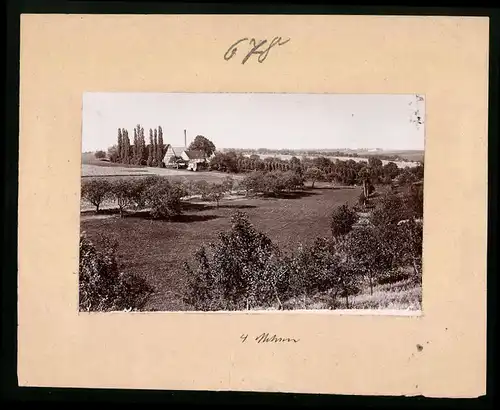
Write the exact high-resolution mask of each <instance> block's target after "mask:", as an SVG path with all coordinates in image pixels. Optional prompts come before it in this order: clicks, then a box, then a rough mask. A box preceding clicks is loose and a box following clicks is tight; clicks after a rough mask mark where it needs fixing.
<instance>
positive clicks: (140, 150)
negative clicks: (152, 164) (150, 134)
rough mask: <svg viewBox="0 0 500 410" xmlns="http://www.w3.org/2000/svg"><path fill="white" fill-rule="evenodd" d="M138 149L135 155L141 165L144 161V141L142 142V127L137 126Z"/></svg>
mask: <svg viewBox="0 0 500 410" xmlns="http://www.w3.org/2000/svg"><path fill="white" fill-rule="evenodd" d="M138 144H139V146H138V151H137V157H138V161H139V162H138V164H139V165H142V164H143V161H144V148H145V145H146V144H145V142H144V128H142V127H140V128H139V136H138Z"/></svg>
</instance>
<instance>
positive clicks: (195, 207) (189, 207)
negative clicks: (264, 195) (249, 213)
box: [182, 203, 257, 212]
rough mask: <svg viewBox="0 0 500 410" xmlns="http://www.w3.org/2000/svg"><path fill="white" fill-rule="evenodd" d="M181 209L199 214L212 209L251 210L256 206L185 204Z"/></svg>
mask: <svg viewBox="0 0 500 410" xmlns="http://www.w3.org/2000/svg"><path fill="white" fill-rule="evenodd" d="M182 207H183V209H184V210H186V211H188V212H201V211H209V210H214V209H253V208H257V206H256V205H246V204H225V203H221V204H220V205H219V207H217V205H215V204H213V205H208V204H199V203H185V204H183V205H182Z"/></svg>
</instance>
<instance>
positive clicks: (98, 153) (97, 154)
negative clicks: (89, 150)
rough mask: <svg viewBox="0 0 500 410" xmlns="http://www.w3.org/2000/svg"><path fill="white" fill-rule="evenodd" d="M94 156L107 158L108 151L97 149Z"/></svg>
mask: <svg viewBox="0 0 500 410" xmlns="http://www.w3.org/2000/svg"><path fill="white" fill-rule="evenodd" d="M94 156H95V157H96V158H97V159H103V158H106V153H105V152H104V151H96V152H95V154H94Z"/></svg>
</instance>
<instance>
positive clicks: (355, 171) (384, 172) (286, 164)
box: [209, 151, 424, 187]
mask: <svg viewBox="0 0 500 410" xmlns="http://www.w3.org/2000/svg"><path fill="white" fill-rule="evenodd" d="M209 166H210V169H211V170H216V171H221V172H228V173H249V172H254V171H261V172H269V171H282V172H287V171H293V172H295V173H296V174H298V175H299V176H300V177H303V178H305V179H307V180H309V181H312V186H313V187H314V183H315V182H316V181H327V182H336V183H339V184H343V185H356V184H360V183H368V182H370V183H371V184H373V185H375V184H390V183H392V182H397V180H398V179H401V180H404V181H412V182H415V181H419V180H421V179H423V176H424V166H423V164H419V165H417V166H415V167H406V168H399V167H398V166H397V165H396V164H395V163H394V162H388V163H386V164H385V165H383V163H382V160H380V159H378V158H375V157H370V158H369V159H368V161H354V160H352V159H351V160H346V161H343V160H338V159H337V160H334V161H332V160H331V159H330V158H327V157H324V156H319V157H316V158H302V159H299V158H297V157H292V158H290V159H289V160H285V159H278V158H270V157H268V158H265V159H261V158H260V157H259V156H258V155H251V156H250V157H245V156H243V155H242V154H238V153H237V152H236V151H229V152H217V153H216V154H215V156H214V157H213V158H212V160H211V161H210V165H209Z"/></svg>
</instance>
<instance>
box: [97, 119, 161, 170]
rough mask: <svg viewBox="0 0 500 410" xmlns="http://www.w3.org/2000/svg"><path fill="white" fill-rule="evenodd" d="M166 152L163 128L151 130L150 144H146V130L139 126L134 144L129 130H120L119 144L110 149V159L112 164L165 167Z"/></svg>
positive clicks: (134, 137) (136, 129)
mask: <svg viewBox="0 0 500 410" xmlns="http://www.w3.org/2000/svg"><path fill="white" fill-rule="evenodd" d="M165 151H166V145H165V144H164V143H163V130H162V128H161V126H158V128H154V129H152V128H150V129H149V144H146V137H145V135H144V128H143V127H142V126H141V125H140V124H137V126H136V127H135V128H134V136H133V141H132V142H131V140H130V137H129V132H128V130H127V129H125V128H118V138H117V143H116V145H113V146H112V147H110V148H109V149H108V157H109V160H110V161H111V162H117V163H121V164H131V165H147V166H148V167H163V166H164V164H163V157H164V155H165ZM100 155H102V154H100Z"/></svg>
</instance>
